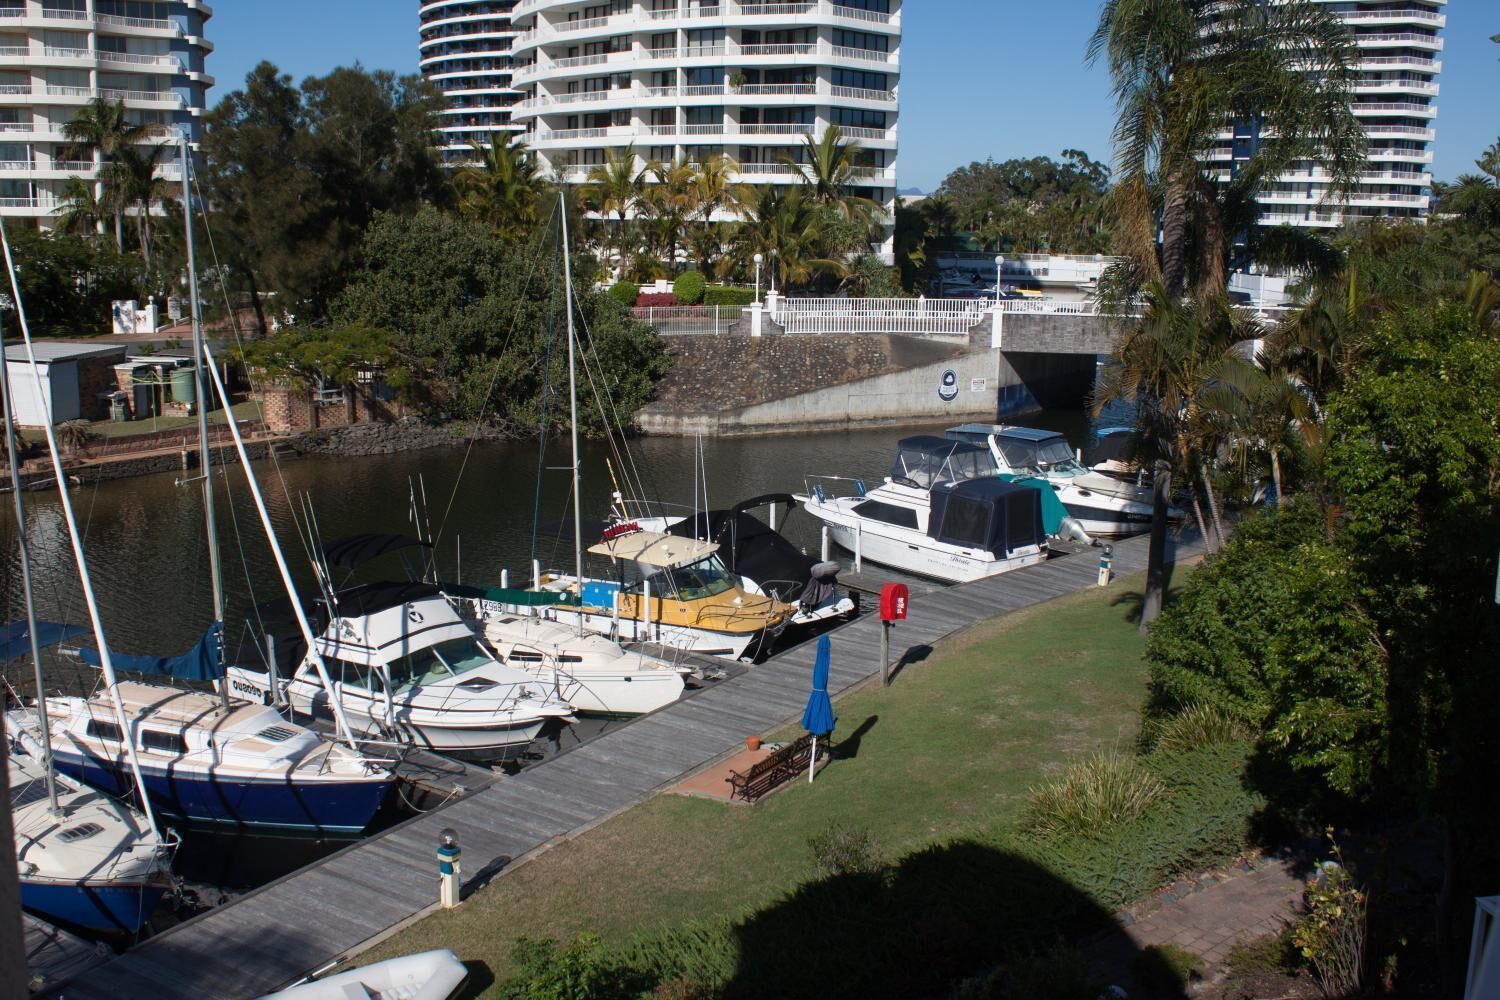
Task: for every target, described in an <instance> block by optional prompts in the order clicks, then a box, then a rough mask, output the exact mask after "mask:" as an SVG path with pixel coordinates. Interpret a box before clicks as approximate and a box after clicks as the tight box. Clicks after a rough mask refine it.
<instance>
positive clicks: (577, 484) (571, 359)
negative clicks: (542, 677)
mask: <svg viewBox="0 0 1500 1000" xmlns="http://www.w3.org/2000/svg"><path fill="white" fill-rule="evenodd" d="M566 198H567V196H566V195H565V194H564V193H563V192H561V191H559V192H558V193H557V203H558V213H557V214H558V217H559V218H561V219H562V252H563V301H564V302H565V304H566V308H567V310H568V413H569V415H570V416H571V419H570V420H569V421H568V422H569V423H570V424H571V425H572V430H573V570H574V573H575V574H576V577H577V580H578V598H579V601H580V602H581V601H582V600H583V494H582V492H581V488H582V485H583V470H582V468H581V466H580V464H579V461H578V365H577V358H576V357H575V354H574V342H575V341H576V340H577V338H576V337H575V336H574V333H573V258H572V256H571V255H570V254H569V253H568V205H567V201H566ZM578 634H579V635H583V615H582V614H581V613H580V614H579V615H578Z"/></svg>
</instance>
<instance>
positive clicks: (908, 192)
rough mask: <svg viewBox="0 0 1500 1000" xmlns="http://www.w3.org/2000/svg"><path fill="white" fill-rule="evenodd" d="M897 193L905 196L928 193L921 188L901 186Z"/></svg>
mask: <svg viewBox="0 0 1500 1000" xmlns="http://www.w3.org/2000/svg"><path fill="white" fill-rule="evenodd" d="M896 193H897V194H898V195H901V196H902V197H903V198H905V197H908V196H910V195H914V194H926V193H927V192H926V191H923V190H922V189H921V188H901V189H900V190H898V191H897V192H896Z"/></svg>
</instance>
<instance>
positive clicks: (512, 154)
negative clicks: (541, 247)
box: [453, 142, 547, 236]
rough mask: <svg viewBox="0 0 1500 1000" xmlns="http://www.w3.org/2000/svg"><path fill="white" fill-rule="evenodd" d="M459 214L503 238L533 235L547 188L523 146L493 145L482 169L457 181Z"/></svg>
mask: <svg viewBox="0 0 1500 1000" xmlns="http://www.w3.org/2000/svg"><path fill="white" fill-rule="evenodd" d="M453 186H454V187H455V188H457V189H458V196H459V197H458V210H459V212H460V213H461V214H462V215H464V216H465V217H467V218H470V219H474V220H475V221H477V222H482V223H483V224H485V225H486V226H489V227H490V228H491V229H493V230H494V231H495V232H497V233H500V234H501V235H511V236H513V235H517V234H524V233H526V232H529V231H530V230H531V229H532V227H534V226H535V225H536V222H537V219H538V217H539V208H540V205H541V201H542V199H543V198H544V197H545V196H546V193H547V185H546V182H545V181H543V179H542V174H541V169H540V167H539V166H538V165H537V162H536V159H535V158H534V157H533V156H532V155H531V153H530V152H529V151H527V149H526V144H525V143H523V142H514V143H511V142H500V143H491V144H490V145H488V146H486V147H485V148H484V159H483V160H481V161H480V162H479V164H478V165H469V166H465V167H463V168H462V169H460V170H459V171H458V172H457V173H456V174H455V175H454V177H453Z"/></svg>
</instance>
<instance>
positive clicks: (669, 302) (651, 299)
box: [635, 292, 682, 309]
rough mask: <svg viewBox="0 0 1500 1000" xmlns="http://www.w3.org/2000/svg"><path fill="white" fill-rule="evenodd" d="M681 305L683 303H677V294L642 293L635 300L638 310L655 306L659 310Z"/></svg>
mask: <svg viewBox="0 0 1500 1000" xmlns="http://www.w3.org/2000/svg"><path fill="white" fill-rule="evenodd" d="M680 305H682V303H681V302H678V301H677V294H676V293H675V292H642V293H641V294H640V295H638V296H636V299H635V307H636V308H637V309H643V308H645V307H646V306H655V307H657V308H658V309H659V308H661V307H662V306H680Z"/></svg>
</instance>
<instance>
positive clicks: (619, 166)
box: [587, 143, 646, 266]
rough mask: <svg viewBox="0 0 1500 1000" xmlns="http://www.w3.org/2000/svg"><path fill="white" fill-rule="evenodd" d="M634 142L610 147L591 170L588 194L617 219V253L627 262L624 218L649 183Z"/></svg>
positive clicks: (621, 259)
mask: <svg viewBox="0 0 1500 1000" xmlns="http://www.w3.org/2000/svg"><path fill="white" fill-rule="evenodd" d="M635 159H636V157H635V144H634V143H631V144H629V145H627V146H625V147H624V148H623V149H611V150H609V151H608V152H607V153H606V154H605V159H604V162H603V163H600V164H598V165H596V166H595V167H594V168H593V169H592V170H590V171H589V175H588V182H587V183H588V193H587V198H588V200H589V201H590V202H591V203H592V205H593V207H594V208H595V209H596V210H597V211H598V212H600V213H601V214H603V215H611V214H613V215H614V216H615V219H616V223H617V225H616V227H615V233H616V253H617V254H618V256H619V259H620V263H621V265H622V266H623V264H624V262H625V219H626V217H627V216H628V215H629V214H630V213H631V211H632V210H634V209H635V208H636V207H637V206H638V205H639V204H640V200H641V194H642V193H643V192H644V191H645V187H646V171H645V169H644V168H640V167H637V166H636V163H635Z"/></svg>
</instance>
